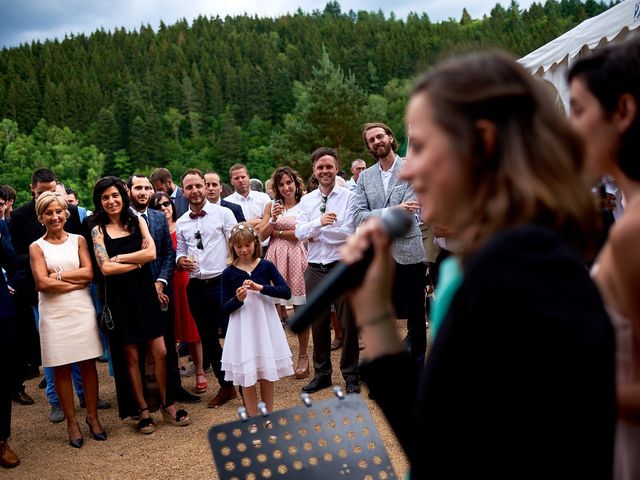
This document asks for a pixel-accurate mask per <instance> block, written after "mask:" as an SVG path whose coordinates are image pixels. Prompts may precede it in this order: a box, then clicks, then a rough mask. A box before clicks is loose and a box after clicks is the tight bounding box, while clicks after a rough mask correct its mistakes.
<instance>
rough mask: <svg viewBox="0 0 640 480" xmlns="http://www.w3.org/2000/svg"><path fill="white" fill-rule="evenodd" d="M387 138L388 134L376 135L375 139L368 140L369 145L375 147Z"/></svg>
mask: <svg viewBox="0 0 640 480" xmlns="http://www.w3.org/2000/svg"><path fill="white" fill-rule="evenodd" d="M386 136H387V134H386V133H379V134H378V135H376V136H375V137H371V138H370V139H369V140H367V143H368V144H369V145H373V144H374V143H376V142H381V141H382V139H383V138H384V137H386Z"/></svg>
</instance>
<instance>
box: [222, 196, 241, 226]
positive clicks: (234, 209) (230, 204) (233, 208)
mask: <svg viewBox="0 0 640 480" xmlns="http://www.w3.org/2000/svg"><path fill="white" fill-rule="evenodd" d="M220 206H222V207H225V208H228V209H229V210H231V211H232V212H233V215H234V216H235V217H236V222H238V223H242V222H246V219H245V218H244V213H242V207H241V206H240V205H238V204H237V203H233V202H227V201H226V200H225V199H224V198H221V199H220Z"/></svg>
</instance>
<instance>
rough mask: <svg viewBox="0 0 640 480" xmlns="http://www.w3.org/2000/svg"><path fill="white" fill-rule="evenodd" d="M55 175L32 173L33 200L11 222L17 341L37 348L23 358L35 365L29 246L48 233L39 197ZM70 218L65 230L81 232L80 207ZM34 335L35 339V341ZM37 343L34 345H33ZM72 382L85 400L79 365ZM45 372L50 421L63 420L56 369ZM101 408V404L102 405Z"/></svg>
mask: <svg viewBox="0 0 640 480" xmlns="http://www.w3.org/2000/svg"><path fill="white" fill-rule="evenodd" d="M56 185H57V182H56V176H55V174H54V173H53V172H52V171H51V170H49V169H48V168H40V169H38V170H36V171H35V172H33V175H31V194H32V196H33V199H32V200H31V201H30V202H29V203H27V204H26V205H23V206H21V207H20V208H17V209H16V210H14V211H13V214H12V216H11V222H10V223H9V231H10V233H11V240H12V243H13V248H14V250H15V252H16V255H17V256H18V270H17V273H16V277H15V282H14V285H13V286H14V287H15V289H16V294H15V302H16V309H17V317H18V326H19V329H18V331H16V332H15V334H16V338H17V341H18V342H19V343H20V345H21V348H22V349H27V350H28V349H31V350H35V351H33V352H29V351H25V352H21V353H23V354H26V355H27V357H28V358H26V359H25V360H24V361H25V362H27V363H31V364H32V365H34V364H35V365H36V366H37V365H38V362H39V360H36V359H37V358H39V352H40V345H39V342H38V340H37V332H36V331H35V326H36V320H37V316H36V315H37V314H38V292H37V291H36V285H35V281H34V279H33V274H32V273H31V264H30V263H29V246H30V245H31V244H32V243H33V242H35V241H36V240H37V239H38V238H40V237H42V236H43V235H44V234H45V231H46V229H45V228H44V225H42V224H41V223H40V222H39V221H38V215H37V214H36V200H37V199H38V197H39V196H40V195H42V194H43V193H44V192H55V191H56ZM68 208H69V214H70V216H69V218H68V219H67V222H66V223H65V226H64V229H65V230H66V231H67V232H69V233H76V234H78V235H80V234H82V226H81V223H80V216H79V215H78V209H77V208H76V207H75V206H74V205H69V206H68ZM34 338H35V340H34ZM34 342H35V344H34ZM71 372H72V377H73V383H74V385H75V388H76V393H77V394H78V398H79V399H80V401H81V403H84V391H83V388H82V379H81V378H80V371H79V369H78V367H77V366H75V365H74V366H73V368H72V370H71ZM44 375H45V378H46V380H47V387H46V388H47V390H46V393H47V400H48V402H49V404H50V405H51V413H50V414H49V420H51V421H52V422H54V423H57V422H61V421H62V420H64V413H63V412H62V408H61V407H60V401H59V400H58V395H57V393H56V390H55V386H54V381H53V368H50V367H47V368H45V369H44ZM101 403H102V405H101V407H102V408H110V406H111V405H109V404H108V402H104V401H101ZM99 408H100V407H99Z"/></svg>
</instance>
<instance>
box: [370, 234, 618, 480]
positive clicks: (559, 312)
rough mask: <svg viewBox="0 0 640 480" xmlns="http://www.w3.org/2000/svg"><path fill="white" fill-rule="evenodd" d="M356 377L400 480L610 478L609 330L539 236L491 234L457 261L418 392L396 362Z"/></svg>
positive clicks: (553, 239)
mask: <svg viewBox="0 0 640 480" xmlns="http://www.w3.org/2000/svg"><path fill="white" fill-rule="evenodd" d="M362 376H363V378H364V379H365V380H366V381H367V383H368V384H369V388H370V391H371V392H372V396H373V398H375V399H376V401H377V402H378V403H379V404H380V406H381V407H382V409H383V411H384V413H385V415H386V416H387V419H388V420H389V423H390V424H391V426H392V427H393V429H394V431H395V432H396V434H397V436H398V439H399V440H400V442H401V444H402V446H403V448H404V450H405V452H407V453H408V456H409V458H410V461H411V468H412V473H411V477H412V478H429V479H432V480H438V479H448V478H484V477H490V478H500V479H502V478H509V479H511V478H518V479H533V478H536V479H539V478H545V479H566V478H611V476H612V472H613V439H614V429H615V420H616V407H615V382H614V377H615V369H614V336H613V328H612V326H611V323H610V322H609V319H608V317H607V314H606V312H605V310H604V307H603V305H602V301H601V298H600V295H599V293H598V290H597V289H596V287H595V285H594V284H593V282H592V281H591V279H590V278H589V273H588V271H587V269H586V268H585V267H584V265H583V263H582V261H581V260H580V259H579V258H578V256H577V255H576V254H575V253H574V252H573V251H572V250H570V248H569V247H568V246H567V244H566V243H565V242H564V240H563V239H562V238H561V237H560V236H559V235H558V234H557V233H556V232H554V231H552V230H550V229H547V228H543V227H540V226H533V225H528V226H522V227H518V228H514V229H511V230H508V231H505V232H501V233H500V234H498V235H496V236H495V237H494V238H492V239H491V240H489V242H488V243H487V244H486V245H485V246H484V247H482V248H481V250H480V251H478V252H477V253H476V254H475V255H474V256H472V257H471V258H470V259H469V260H468V262H467V264H466V265H465V269H464V279H463V282H462V284H461V286H460V288H459V289H458V291H457V292H456V294H455V296H454V298H453V300H452V302H451V305H450V307H449V311H448V313H447V315H446V317H445V319H444V322H443V324H442V327H441V328H440V331H439V332H438V335H437V337H436V339H435V342H434V344H433V347H432V349H431V351H430V353H429V357H428V358H427V362H426V366H425V368H424V371H423V372H422V376H421V378H420V380H419V381H418V377H417V372H416V371H415V368H413V365H412V362H411V359H410V358H409V356H408V355H406V354H401V355H389V356H386V357H381V358H378V359H376V360H374V361H373V362H372V363H371V364H370V365H369V366H368V367H365V368H363V370H362ZM390 378H393V386H390V384H389V379H390Z"/></svg>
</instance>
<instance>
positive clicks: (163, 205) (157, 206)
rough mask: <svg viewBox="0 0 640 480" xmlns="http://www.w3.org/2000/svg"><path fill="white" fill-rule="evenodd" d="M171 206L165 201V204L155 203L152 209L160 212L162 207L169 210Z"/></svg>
mask: <svg viewBox="0 0 640 480" xmlns="http://www.w3.org/2000/svg"><path fill="white" fill-rule="evenodd" d="M170 206H171V202H170V201H169V200H167V201H166V202H161V203H156V204H155V205H154V206H153V207H152V208H153V209H154V210H160V209H161V208H162V207H164V208H169V207H170Z"/></svg>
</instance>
